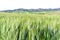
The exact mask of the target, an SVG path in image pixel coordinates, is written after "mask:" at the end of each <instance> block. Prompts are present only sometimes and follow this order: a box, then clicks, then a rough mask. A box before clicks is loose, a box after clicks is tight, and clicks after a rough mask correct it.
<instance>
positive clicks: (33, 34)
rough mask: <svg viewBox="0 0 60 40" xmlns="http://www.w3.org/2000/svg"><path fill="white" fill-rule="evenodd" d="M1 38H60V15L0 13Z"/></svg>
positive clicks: (2, 39) (21, 39) (14, 39)
mask: <svg viewBox="0 0 60 40" xmlns="http://www.w3.org/2000/svg"><path fill="white" fill-rule="evenodd" d="M0 40H60V15H57V14H56V15H55V14H52V13H51V14H32V13H31V14H29V13H26V14H25V13H0Z"/></svg>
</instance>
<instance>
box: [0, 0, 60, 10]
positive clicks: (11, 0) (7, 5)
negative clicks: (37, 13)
mask: <svg viewBox="0 0 60 40" xmlns="http://www.w3.org/2000/svg"><path fill="white" fill-rule="evenodd" d="M17 8H25V9H31V8H34V9H36V8H60V0H0V10H8V9H17Z"/></svg>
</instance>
